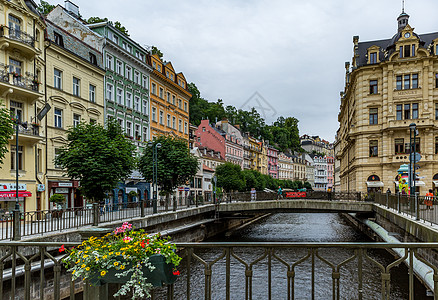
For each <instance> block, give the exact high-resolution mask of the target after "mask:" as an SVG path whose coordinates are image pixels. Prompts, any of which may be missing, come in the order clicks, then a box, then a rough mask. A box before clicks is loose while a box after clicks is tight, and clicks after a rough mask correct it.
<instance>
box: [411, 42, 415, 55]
mask: <svg viewBox="0 0 438 300" xmlns="http://www.w3.org/2000/svg"><path fill="white" fill-rule="evenodd" d="M412 56H415V44H413V45H412Z"/></svg>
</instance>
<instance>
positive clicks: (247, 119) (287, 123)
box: [187, 83, 302, 152]
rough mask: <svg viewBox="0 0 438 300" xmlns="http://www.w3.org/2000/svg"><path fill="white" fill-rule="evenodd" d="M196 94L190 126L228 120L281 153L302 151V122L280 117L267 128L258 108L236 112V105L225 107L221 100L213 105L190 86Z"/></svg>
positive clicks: (193, 93) (192, 102)
mask: <svg viewBox="0 0 438 300" xmlns="http://www.w3.org/2000/svg"><path fill="white" fill-rule="evenodd" d="M187 88H188V90H189V91H190V93H191V94H192V98H191V99H190V123H192V124H194V125H196V126H198V125H199V124H200V123H201V120H203V119H209V120H210V121H212V122H213V121H216V120H217V121H220V120H223V119H228V120H229V121H230V122H231V124H238V125H239V126H240V129H241V131H242V132H244V133H249V134H250V135H251V136H254V137H256V138H260V139H263V140H268V141H270V142H271V144H272V145H274V146H275V147H276V148H278V149H279V150H281V151H283V152H284V151H288V152H294V151H299V152H301V151H302V149H301V147H300V137H299V130H298V119H296V118H294V117H287V118H284V117H279V118H278V119H277V121H275V122H274V123H273V124H272V125H267V124H266V123H265V120H264V119H263V118H262V117H261V116H260V114H259V113H258V112H257V110H256V109H255V108H252V109H251V110H250V111H246V110H243V109H236V108H235V107H234V106H233V105H227V106H224V103H223V101H222V100H221V99H219V100H217V101H216V102H209V101H207V100H206V99H204V98H202V97H201V92H200V91H199V90H198V88H197V87H196V85H195V84H194V83H190V84H188V85H187Z"/></svg>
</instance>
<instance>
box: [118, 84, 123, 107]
mask: <svg viewBox="0 0 438 300" xmlns="http://www.w3.org/2000/svg"><path fill="white" fill-rule="evenodd" d="M116 98H117V103H118V104H120V105H123V90H122V89H121V88H119V87H118V88H117V93H116Z"/></svg>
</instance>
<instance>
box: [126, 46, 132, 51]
mask: <svg viewBox="0 0 438 300" xmlns="http://www.w3.org/2000/svg"><path fill="white" fill-rule="evenodd" d="M127 50H128V52H129V53H132V46H131V45H129V44H128V47H127Z"/></svg>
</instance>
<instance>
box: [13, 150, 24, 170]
mask: <svg viewBox="0 0 438 300" xmlns="http://www.w3.org/2000/svg"><path fill="white" fill-rule="evenodd" d="M16 150H17V148H16V146H15V145H11V169H12V170H15V164H16V160H17V157H16V155H17V151H16ZM18 170H23V146H18Z"/></svg>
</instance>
